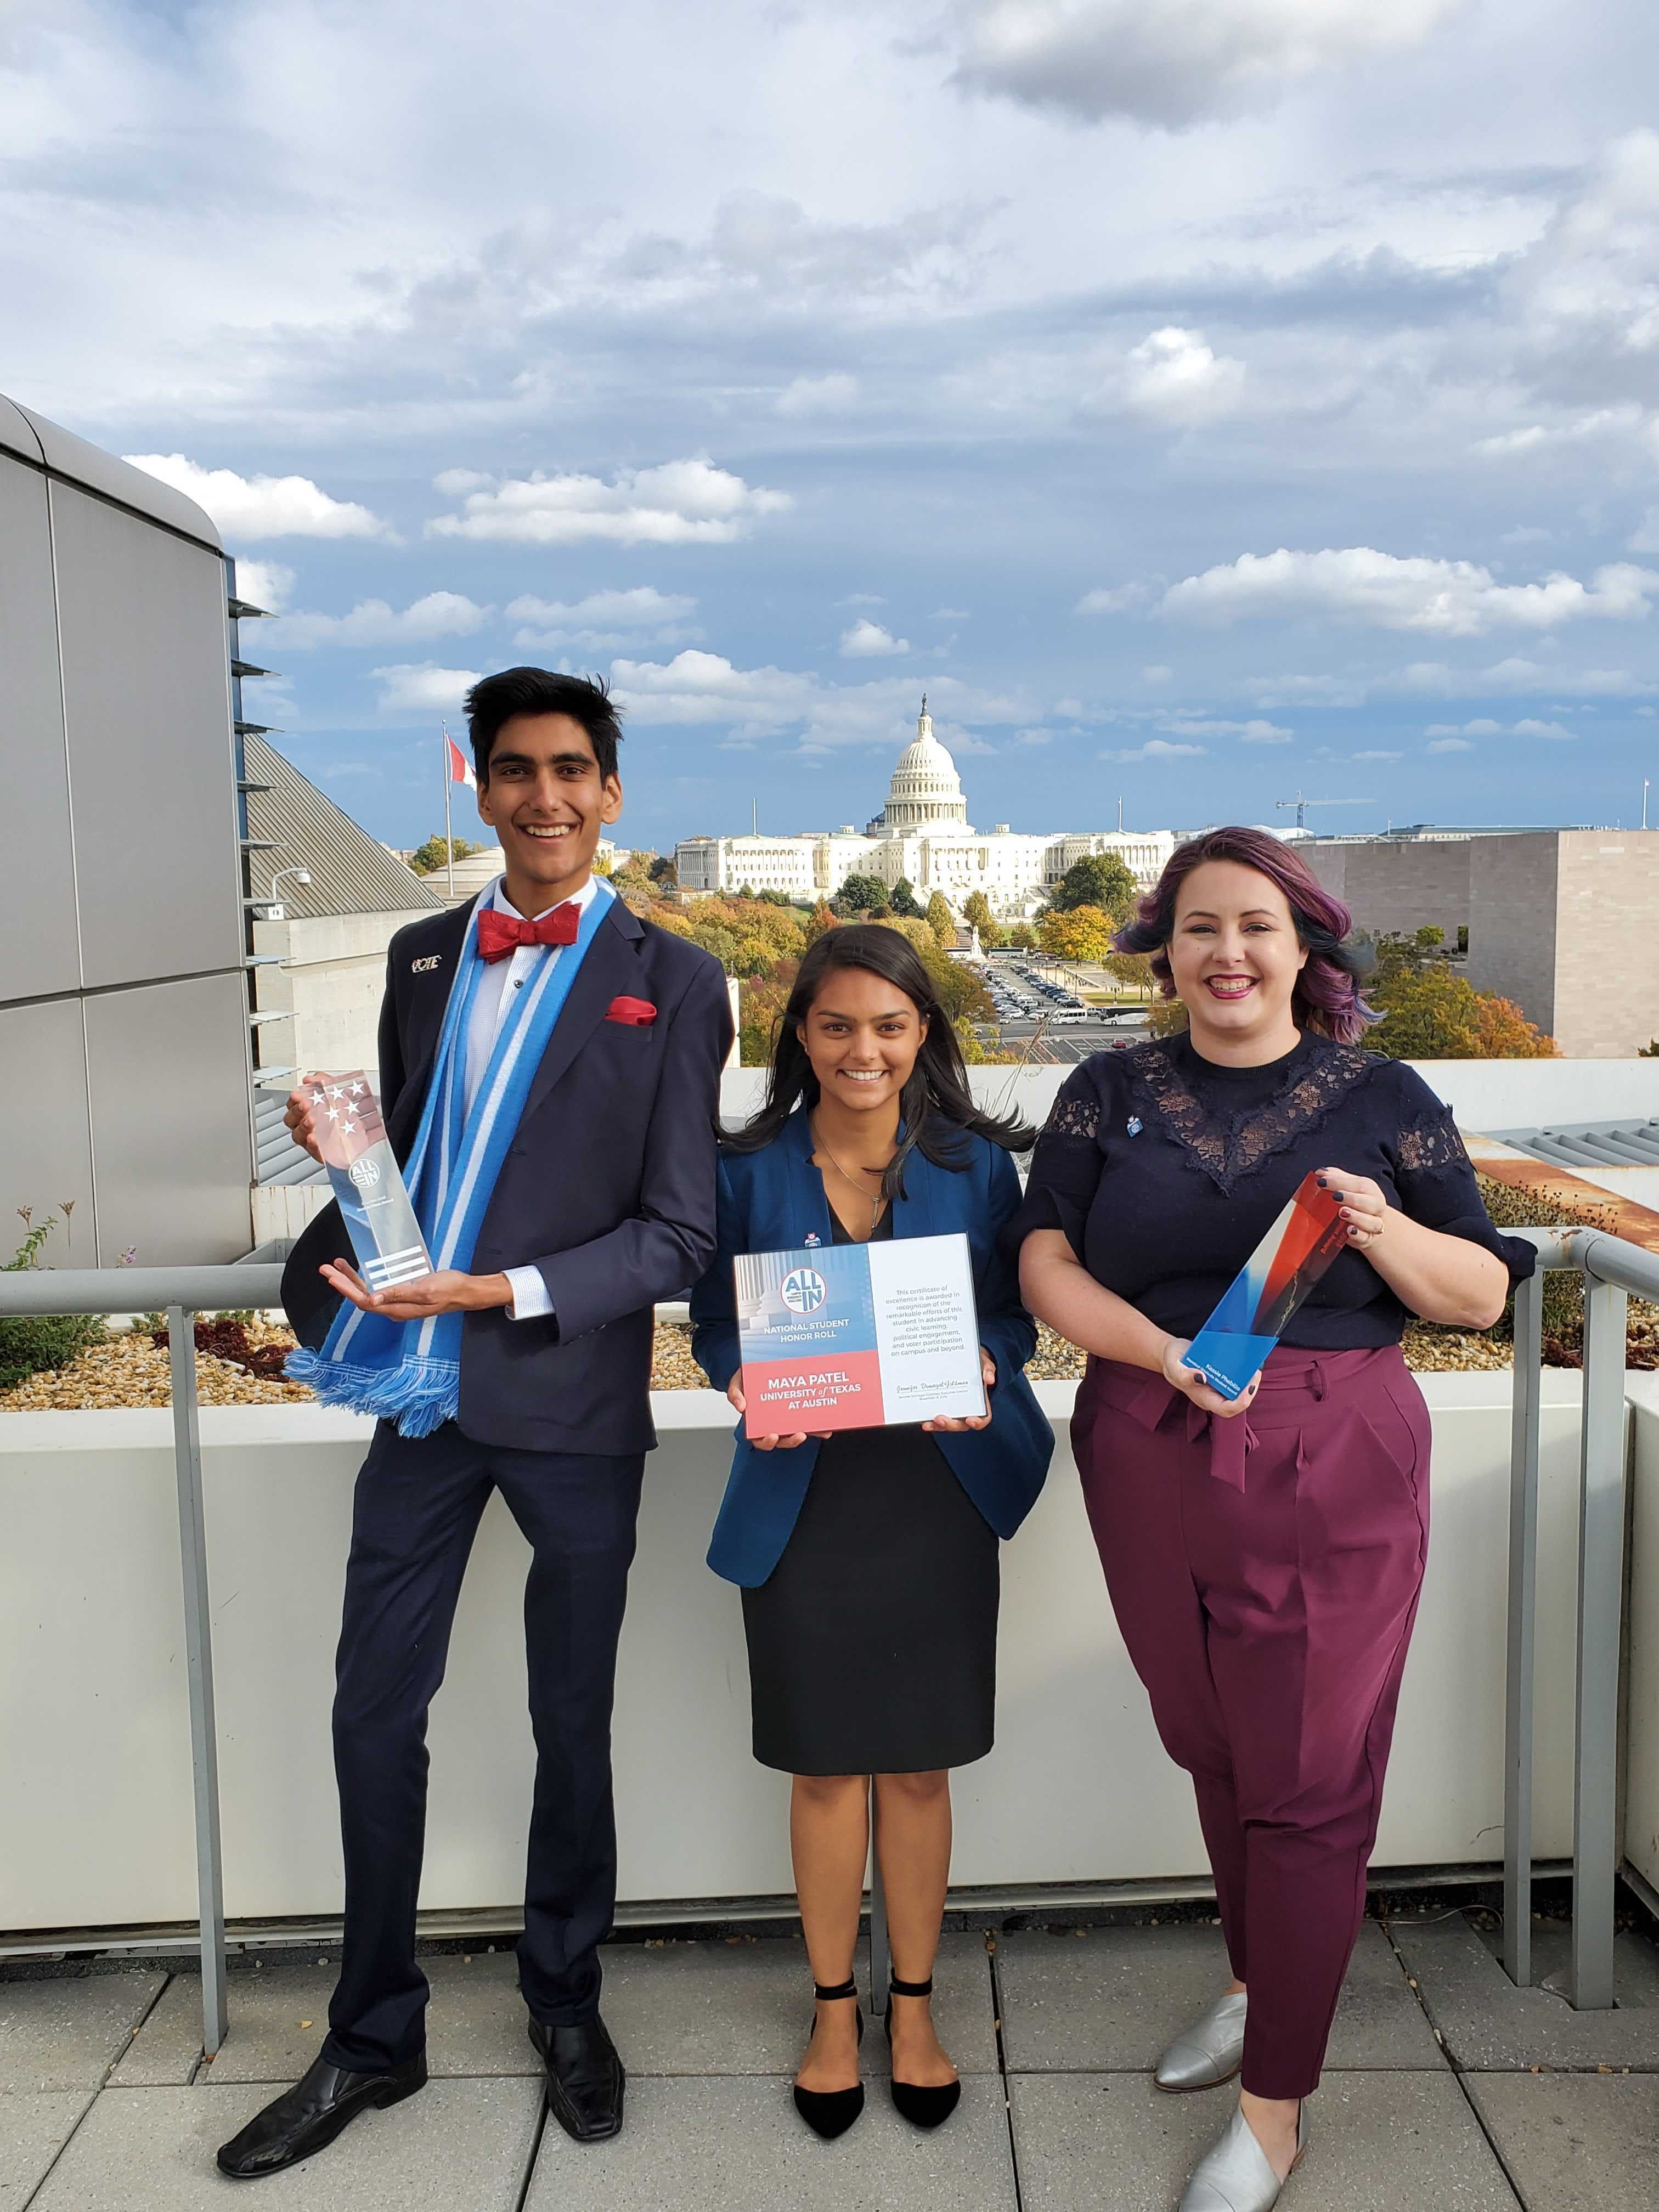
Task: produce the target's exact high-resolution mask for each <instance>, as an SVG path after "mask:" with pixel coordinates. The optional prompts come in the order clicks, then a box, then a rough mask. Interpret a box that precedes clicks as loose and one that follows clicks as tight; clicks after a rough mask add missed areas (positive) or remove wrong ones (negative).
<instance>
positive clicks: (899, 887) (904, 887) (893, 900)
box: [887, 876, 921, 921]
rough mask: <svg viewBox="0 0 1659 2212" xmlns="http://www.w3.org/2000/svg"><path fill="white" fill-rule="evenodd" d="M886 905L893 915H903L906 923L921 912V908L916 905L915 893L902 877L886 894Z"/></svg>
mask: <svg viewBox="0 0 1659 2212" xmlns="http://www.w3.org/2000/svg"><path fill="white" fill-rule="evenodd" d="M887 903H888V905H889V906H890V908H892V910H893V912H894V913H895V914H896V915H903V916H904V917H905V919H906V920H907V921H908V920H910V919H912V918H913V917H914V916H915V915H919V914H920V913H921V908H920V907H919V906H918V905H917V904H916V894H915V890H914V888H913V887H912V885H911V884H909V882H908V880H907V879H906V878H904V877H903V876H901V877H900V878H899V879H898V881H897V882H896V884H894V886H893V888H892V890H891V891H890V893H889V894H888V898H887Z"/></svg>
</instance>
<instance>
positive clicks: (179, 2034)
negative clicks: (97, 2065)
mask: <svg viewBox="0 0 1659 2212" xmlns="http://www.w3.org/2000/svg"><path fill="white" fill-rule="evenodd" d="M238 1978H239V1977H236V1976H234V1975H233V1977H232V1980H231V1988H232V1990H233V1991H234V1989H235V1986H236V1982H237V1980H238ZM232 2002H233V2004H234V1996H233V2000H232ZM201 2057H202V1978H201V1976H200V1975H199V1974H175V1975H174V1976H173V1979H172V1980H171V1981H170V1982H169V1983H168V1984H167V1987H166V1989H164V1990H162V1992H161V1998H160V2000H159V2002H157V2003H156V2005H155V2008H154V2009H153V2010H152V2011H151V2012H150V2014H149V2016H148V2017H147V2018H146V2020H145V2021H144V2022H143V2026H142V2027H140V2028H139V2030H138V2033H137V2035H136V2036H134V2038H133V2039H132V2041H131V2043H130V2044H129V2045H127V2050H126V2056H125V2057H124V2058H123V2059H122V2061H121V2063H120V2064H119V2065H118V2067H117V2068H116V2069H115V2071H114V2072H113V2073H112V2075H110V2077H109V2084H110V2087H111V2088H112V2089H182V2088H183V2087H185V2084H186V2082H188V2081H189V2080H190V2077H191V2074H192V2073H193V2072H194V2071H195V2069H196V2068H197V2066H198V2065H199V2064H200V2063H201Z"/></svg>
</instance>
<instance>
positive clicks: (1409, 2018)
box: [1325, 1920, 1447, 2074]
mask: <svg viewBox="0 0 1659 2212" xmlns="http://www.w3.org/2000/svg"><path fill="white" fill-rule="evenodd" d="M1446 2063H1447V2062H1446V2055H1445V2053H1444V2051H1442V2049H1441V2048H1440V2045H1438V2044H1437V2042H1436V2041H1435V2038H1434V2030H1433V2029H1432V2028H1431V2027H1430V2025H1429V2023H1428V2021H1427V2020H1426V2019H1425V2017H1424V2014H1423V2008H1422V2006H1421V2005H1420V2004H1419V2002H1418V2001H1417V1997H1416V1995H1415V1993H1414V1992H1413V1989H1412V1986H1411V1984H1410V1983H1409V1982H1408V1981H1407V1979H1406V1972H1405V1969H1404V1967H1403V1966H1401V1963H1400V1960H1399V1959H1398V1957H1397V1956H1396V1955H1395V1949H1394V1946H1393V1945H1392V1944H1391V1943H1390V1942H1389V1939H1388V1937H1387V1936H1385V1935H1384V1934H1383V1930H1382V1929H1381V1928H1379V1927H1378V1925H1377V1923H1376V1921H1374V1920H1368V1921H1366V1922H1365V1923H1364V1926H1363V1927H1362V1928H1361V1929H1360V1931H1359V1941H1358V1942H1357V1943H1356V1944H1355V1945H1354V1948H1353V1957H1352V1960H1350V1961H1349V1963H1348V1978H1347V1979H1346V1981H1345V1982H1344V1983H1343V1984H1342V1996H1341V1998H1340V2002H1338V2005H1337V2008H1336V2018H1335V2020H1334V2021H1333V2022H1332V2024H1331V2040H1330V2047H1329V2049H1328V2051H1327V2053H1326V2057H1325V2066H1326V2070H1327V2071H1328V2072H1335V2073H1346V2072H1356V2073H1362V2074H1363V2073H1370V2072H1375V2071H1378V2070H1382V2069H1389V2068H1391V2067H1400V2068H1403V2069H1409V2070H1418V2069H1428V2070H1429V2071H1431V2072H1432V2071H1433V2070H1435V2069H1437V2068H1439V2067H1443V2066H1444V2065H1445V2064H1446Z"/></svg>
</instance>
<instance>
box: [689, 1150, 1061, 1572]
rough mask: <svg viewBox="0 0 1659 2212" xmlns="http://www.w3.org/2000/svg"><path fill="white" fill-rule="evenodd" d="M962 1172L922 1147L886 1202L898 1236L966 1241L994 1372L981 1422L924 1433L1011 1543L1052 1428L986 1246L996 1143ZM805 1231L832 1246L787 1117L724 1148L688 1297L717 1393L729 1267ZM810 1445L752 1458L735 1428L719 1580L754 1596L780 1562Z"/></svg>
mask: <svg viewBox="0 0 1659 2212" xmlns="http://www.w3.org/2000/svg"><path fill="white" fill-rule="evenodd" d="M963 1143H964V1146H965V1147H966V1150H967V1164H966V1166H965V1167H963V1168H962V1169H960V1170H954V1169H951V1168H941V1167H935V1166H934V1164H933V1162H932V1161H931V1160H927V1159H924V1158H922V1157H921V1153H920V1152H913V1153H912V1154H911V1155H910V1158H908V1160H907V1161H906V1162H905V1164H904V1181H905V1193H906V1194H905V1196H904V1197H903V1198H902V1199H900V1200H897V1201H896V1203H895V1205H894V1207H893V1234H894V1236H895V1237H947V1236H951V1235H954V1234H956V1233H957V1232H964V1233H965V1234H966V1236H967V1238H968V1242H969V1248H970V1249H971V1251H972V1254H973V1262H974V1297H975V1303H976V1304H977V1305H978V1308H979V1334H980V1341H981V1344H983V1345H984V1346H985V1348H986V1350H987V1352H989V1353H990V1355H991V1357H992V1358H993V1359H994V1360H995V1362H996V1365H997V1380H996V1387H995V1388H994V1389H993V1390H992V1392H991V1394H990V1402H991V1425H990V1426H989V1428H987V1429H963V1430H959V1431H946V1432H945V1433H944V1434H943V1435H940V1436H938V1437H935V1438H934V1442H935V1443H937V1444H938V1445H939V1449H940V1450H941V1451H942V1452H943V1453H944V1455H945V1458H946V1460H947V1461H948V1462H950V1465H951V1469H952V1470H953V1472H954V1473H955V1474H956V1476H957V1480H958V1481H960V1483H961V1484H962V1486H963V1489H964V1490H965V1491H966V1492H968V1495H969V1498H972V1499H973V1501H974V1503H975V1505H977V1506H978V1508H979V1510H980V1511H981V1513H982V1514H983V1515H984V1516H985V1518H986V1519H987V1521H988V1522H990V1524H991V1526H992V1528H994V1529H995V1530H996V1532H997V1534H998V1535H999V1536H1012V1534H1013V1533H1014V1531H1015V1529H1017V1528H1018V1526H1019V1524H1020V1522H1022V1521H1023V1520H1024V1518H1025V1516H1026V1515H1027V1514H1028V1513H1029V1512H1030V1510H1031V1507H1032V1505H1033V1504H1035V1503H1036V1495H1037V1492H1039V1491H1040V1490H1041V1489H1042V1480H1043V1477H1044V1476H1045V1475H1046V1474H1048V1462H1049V1460H1050V1459H1051V1458H1052V1456H1053V1455H1054V1431H1053V1430H1052V1429H1051V1428H1050V1427H1049V1425H1048V1421H1047V1419H1045V1418H1044V1416H1043V1413H1042V1408H1041V1407H1039V1406H1038V1404H1037V1401H1036V1395H1035V1394H1034V1393H1033V1391H1032V1389H1031V1386H1030V1383H1028V1382H1027V1381H1026V1379H1025V1375H1024V1367H1025V1363H1026V1361H1027V1360H1028V1359H1029V1358H1030V1356H1031V1354H1032V1352H1033V1351H1034V1350H1035V1349H1036V1328H1035V1327H1034V1326H1033V1324H1032V1321H1031V1316H1030V1314H1028V1313H1027V1312H1026V1310H1025V1309H1024V1306H1023V1305H1021V1304H1020V1302H1019V1281H1018V1276H1017V1274H1016V1273H1015V1272H1014V1270H1013V1269H1012V1267H1010V1266H1009V1265H1008V1264H1007V1262H1006V1261H1005V1260H1004V1259H1003V1257H1002V1255H1001V1254H1000V1252H999V1251H998V1249H997V1237H998V1233H999V1231H1000V1230H1001V1229H1002V1227H1003V1225H1004V1224H1005V1223H1006V1221H1007V1220H1008V1219H1009V1218H1010V1217H1011V1216H1012V1214H1013V1212H1014V1211H1015V1209H1016V1208H1017V1207H1018V1205H1019V1202H1020V1200H1019V1177H1018V1175H1017V1174H1016V1173H1015V1171H1014V1164H1013V1162H1012V1160H1011V1159H1010V1158H1009V1157H1008V1155H1007V1153H1006V1152H1005V1151H1004V1150H1003V1149H1002V1147H1001V1146H1000V1145H993V1144H990V1143H988V1142H987V1139H985V1138H983V1137H975V1136H969V1135H968V1134H967V1133H966V1132H964V1133H963ZM808 1231H816V1232H817V1237H818V1240H819V1242H820V1243H823V1244H829V1243H831V1242H832V1241H833V1231H832V1226H831V1223H830V1218H829V1200H828V1199H826V1198H825V1196H824V1194H823V1176H821V1175H820V1174H819V1172H818V1170H817V1169H816V1168H815V1167H814V1166H813V1165H812V1139H811V1132H810V1131H809V1129H808V1127H807V1117H806V1115H805V1112H803V1111H801V1110H800V1109H797V1110H796V1111H795V1112H794V1113H793V1114H792V1115H790V1117H789V1119H788V1121H787V1122H786V1123H785V1124H784V1127H783V1129H782V1131H781V1133H780V1134H779V1136H778V1138H777V1139H776V1141H775V1143H773V1144H770V1145H769V1146H767V1147H766V1149H765V1150H764V1151H763V1152H726V1151H725V1150H722V1151H721V1152H720V1163H719V1193H718V1206H717V1212H716V1222H715V1235H716V1239H717V1244H718V1249H717V1251H716V1254H715V1258H714V1265H713V1266H712V1267H710V1268H709V1270H708V1273H707V1274H706V1275H705V1276H704V1277H703V1279H702V1281H701V1282H700V1283H699V1284H698V1285H697V1286H696V1290H694V1291H692V1293H691V1349H692V1352H693V1354H694V1355H695V1357H696V1360H697V1364H698V1365H699V1366H700V1367H701V1368H702V1370H703V1372H704V1374H705V1375H707V1376H708V1379H709V1381H710V1382H711V1383H713V1384H714V1388H715V1389H717V1390H724V1389H726V1386H727V1384H728V1383H730V1382H731V1380H732V1376H734V1375H735V1374H736V1373H737V1371H738V1368H739V1367H740V1366H741V1365H742V1364H743V1363H742V1361H741V1359H740V1358H739V1356H738V1322H737V1307H736V1301H735V1297H734V1293H733V1288H732V1260H733V1258H734V1256H735V1255H737V1254H738V1253H739V1252H783V1251H789V1250H792V1249H794V1247H796V1246H797V1245H800V1244H804V1243H805V1241H806V1237H807V1233H808ZM817 1455H818V1446H817V1441H816V1439H815V1438H813V1437H808V1438H807V1440H806V1442H805V1443H804V1444H800V1445H798V1446H797V1447H796V1448H795V1449H794V1450H793V1451H769V1452H762V1451H757V1450H756V1449H755V1447H754V1445H753V1444H751V1443H750V1442H749V1440H748V1438H747V1437H744V1434H743V1431H742V1424H741V1423H739V1424H738V1443H737V1450H736V1452H735V1453H734V1455H733V1456H732V1473H731V1476H730V1479H729V1480H727V1483H726V1496H725V1498H724V1499H723V1500H722V1501H721V1504H720V1517H719V1519H718V1520H717V1521H716V1522H715V1524H714V1541H713V1543H712V1544H711V1545H710V1546H709V1547H708V1564H709V1565H710V1566H711V1567H713V1569H714V1572H715V1573H716V1574H717V1575H724V1576H725V1577H726V1580H727V1581H728V1582H733V1583H742V1584H743V1585H744V1587H745V1588H746V1589H753V1588H754V1587H755V1586H756V1585H757V1584H758V1583H763V1582H764V1581H765V1580H766V1578H767V1577H768V1576H769V1574H770V1573H771V1571H772V1570H773V1568H774V1567H775V1566H776V1565H777V1563H778V1561H779V1560H780V1559H781V1558H782V1556H783V1548H784V1546H785V1545H786V1544H787V1542H788V1541H789V1538H790V1535H791V1534H792V1533H793V1529H794V1526H795V1522H796V1519H797V1517H798V1516H799V1512H800V1509H801V1505H802V1504H803V1502H804V1500H805V1497H806V1488H807V1485H808V1483H809V1482H810V1481H811V1477H812V1469H813V1467H814V1465H815V1464H816V1463H817Z"/></svg>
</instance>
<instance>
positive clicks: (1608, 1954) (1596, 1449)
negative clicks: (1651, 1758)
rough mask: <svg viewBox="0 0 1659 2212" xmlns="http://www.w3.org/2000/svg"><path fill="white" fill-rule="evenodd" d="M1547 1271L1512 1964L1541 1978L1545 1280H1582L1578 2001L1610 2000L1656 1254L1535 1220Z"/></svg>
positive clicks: (1515, 1464) (1517, 1491)
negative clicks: (1538, 1760) (1631, 1522)
mask: <svg viewBox="0 0 1659 2212" xmlns="http://www.w3.org/2000/svg"><path fill="white" fill-rule="evenodd" d="M1518 1233H1519V1234H1520V1235H1522V1236H1523V1237H1527V1238H1528V1240H1529V1241H1530V1242H1531V1243H1534V1244H1535V1245H1536V1246H1537V1248H1538V1269H1539V1271H1538V1273H1536V1274H1535V1275H1534V1277H1533V1278H1532V1279H1531V1281H1530V1282H1527V1283H1522V1285H1521V1286H1520V1288H1519V1289H1518V1290H1517V1291H1516V1297H1515V1395H1514V1413H1513V1421H1514V1427H1513V1430H1512V1431H1511V1439H1510V1576H1509V1580H1510V1589H1509V1668H1508V1679H1507V1700H1506V1704H1507V1711H1506V1714H1505V1723H1504V1967H1505V1968H1506V1970H1507V1972H1508V1973H1509V1976H1510V1980H1511V1981H1513V1982H1514V1983H1516V1984H1517V1985H1518V1986H1519V1987H1521V1988H1523V1989H1524V1988H1526V1987H1527V1986H1528V1984H1530V1983H1531V1981H1532V1978H1533V1962H1532V1867H1533V1850H1532V1835H1533V1802H1532V1801H1533V1687H1534V1674H1535V1669H1536V1663H1537V1646H1536V1627H1537V1614H1538V1455H1539V1434H1540V1428H1541V1412H1542V1406H1543V1360H1542V1352H1543V1319H1544V1279H1545V1276H1546V1274H1547V1273H1559V1272H1562V1271H1567V1272H1571V1273H1577V1274H1579V1275H1582V1276H1583V1281H1584V1370H1583V1373H1584V1383H1583V1402H1582V1406H1581V1408H1580V1413H1579V1455H1578V1468H1579V1476H1578V1632H1577V1669H1576V1677H1575V1687H1574V1713H1573V1739H1574V1754H1573V1784H1572V1970H1571V1991H1570V1994H1571V2001H1572V2002H1573V2004H1574V2005H1575V2006H1576V2007H1577V2008H1579V2009H1580V2010H1582V2011H1600V2010H1606V2009H1607V2008H1610V2007H1611V2005H1612V2003H1613V1911H1614V1885H1615V1883H1616V1881H1617V1879H1618V1873H1619V1696H1620V1652H1621V1648H1622V1632H1623V1627H1624V1619H1625V1516H1626V1472H1627V1459H1628V1447H1627V1442H1626V1436H1627V1427H1628V1423H1627V1416H1626V1407H1625V1336H1626V1310H1627V1307H1628V1304H1629V1299H1630V1295H1631V1293H1632V1291H1634V1292H1635V1293H1636V1294H1637V1295H1638V1297H1646V1298H1654V1299H1659V1255H1655V1254H1654V1253H1651V1252H1645V1251H1644V1250H1643V1249H1641V1247H1640V1246H1639V1245H1636V1244H1629V1243H1626V1242H1625V1240H1624V1238H1622V1237H1609V1236H1607V1234H1606V1233H1605V1231H1601V1230H1595V1229H1574V1230H1566V1231H1563V1230H1547V1229H1527V1230H1522V1231H1519V1232H1518Z"/></svg>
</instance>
